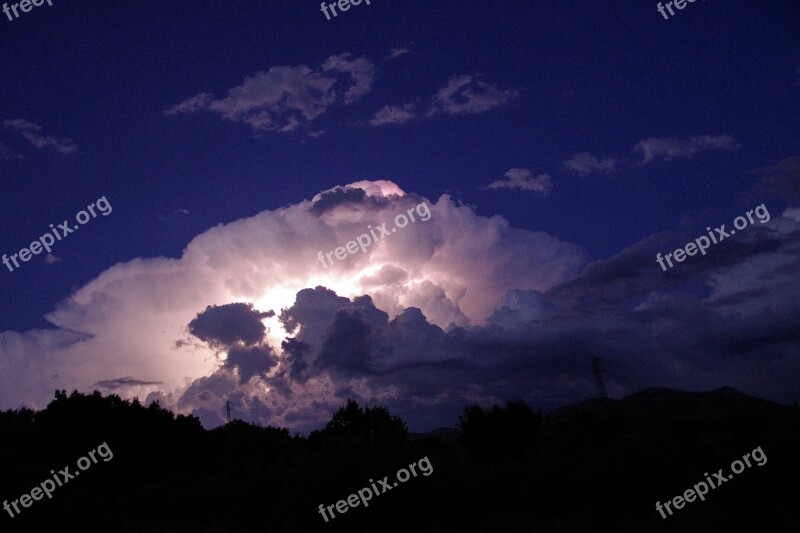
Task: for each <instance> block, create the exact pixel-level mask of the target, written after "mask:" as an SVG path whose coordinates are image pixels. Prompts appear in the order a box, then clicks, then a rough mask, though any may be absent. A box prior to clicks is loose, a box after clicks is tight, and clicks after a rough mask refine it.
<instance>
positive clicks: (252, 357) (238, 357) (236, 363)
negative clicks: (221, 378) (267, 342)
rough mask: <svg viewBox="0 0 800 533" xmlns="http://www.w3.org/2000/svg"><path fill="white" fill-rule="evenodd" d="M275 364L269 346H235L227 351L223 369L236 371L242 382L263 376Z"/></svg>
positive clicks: (273, 355)
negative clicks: (256, 376)
mask: <svg viewBox="0 0 800 533" xmlns="http://www.w3.org/2000/svg"><path fill="white" fill-rule="evenodd" d="M276 364H277V361H276V359H275V354H274V353H273V352H272V348H270V347H269V346H235V347H232V348H230V349H229V350H228V359H227V360H226V361H225V365H224V366H225V368H228V369H231V370H233V369H238V370H239V376H240V377H241V380H242V381H249V380H250V378H252V377H253V376H255V375H261V376H264V375H266V373H267V372H268V371H269V369H270V368H272V367H274V366H275V365H276Z"/></svg>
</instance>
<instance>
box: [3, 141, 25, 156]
mask: <svg viewBox="0 0 800 533" xmlns="http://www.w3.org/2000/svg"><path fill="white" fill-rule="evenodd" d="M0 159H25V158H24V157H22V156H21V155H20V154H18V153H16V152H15V151H14V150H12V149H11V148H9V147H8V146H6V145H5V144H3V143H0Z"/></svg>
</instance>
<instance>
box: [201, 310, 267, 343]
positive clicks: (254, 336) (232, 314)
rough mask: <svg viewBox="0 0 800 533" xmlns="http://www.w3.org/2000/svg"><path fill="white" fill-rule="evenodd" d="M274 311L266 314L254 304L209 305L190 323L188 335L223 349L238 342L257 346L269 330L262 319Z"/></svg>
mask: <svg viewBox="0 0 800 533" xmlns="http://www.w3.org/2000/svg"><path fill="white" fill-rule="evenodd" d="M274 314H275V313H274V312H273V311H267V312H265V313H262V312H259V311H256V310H255V309H253V304H245V303H232V304H225V305H214V306H211V305H209V306H208V307H206V310H205V311H203V312H202V313H198V315H197V317H196V318H195V319H194V320H192V321H191V322H189V332H190V333H191V334H192V335H194V336H195V337H197V338H199V339H201V340H203V341H205V342H207V343H209V344H211V345H212V346H216V347H220V346H226V345H230V344H233V343H235V342H237V341H240V342H243V343H244V344H247V345H252V344H257V343H259V342H261V341H262V340H263V339H264V333H266V327H265V326H264V324H262V323H261V319H262V318H267V317H270V316H273V315H274Z"/></svg>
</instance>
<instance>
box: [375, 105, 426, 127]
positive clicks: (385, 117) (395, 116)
mask: <svg viewBox="0 0 800 533" xmlns="http://www.w3.org/2000/svg"><path fill="white" fill-rule="evenodd" d="M415 116H416V114H415V113H414V103H413V102H410V103H408V104H405V105H402V106H391V105H387V106H386V107H384V108H382V109H380V110H379V111H378V112H377V113H375V115H374V116H373V117H372V119H371V120H370V121H369V123H370V124H372V125H373V126H383V125H385V124H402V123H403V122H408V121H409V120H411V119H412V118H414V117H415Z"/></svg>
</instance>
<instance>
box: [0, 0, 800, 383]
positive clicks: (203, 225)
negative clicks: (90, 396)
mask: <svg viewBox="0 0 800 533" xmlns="http://www.w3.org/2000/svg"><path fill="white" fill-rule="evenodd" d="M798 35H800V7H798V5H797V3H796V2H791V1H788V0H785V1H784V0H780V1H775V2H761V3H754V2H741V1H733V2H720V1H714V0H709V1H700V0H698V1H696V2H694V3H691V4H688V5H687V6H686V7H685V9H683V10H681V11H677V12H676V15H675V16H674V17H672V18H671V19H669V20H664V19H663V18H662V16H661V15H659V14H658V12H657V10H656V2H652V1H642V0H637V1H635V2H634V1H630V0H620V1H616V2H589V1H583V0H582V1H576V0H562V1H558V2H536V3H532V2H526V1H519V0H511V1H483V0H474V1H470V2H454V1H449V0H445V1H440V2H422V1H413V0H402V1H401V0H372V3H371V5H369V6H367V5H366V4H364V3H362V4H361V5H359V6H353V7H351V8H350V10H349V11H347V12H344V13H340V15H339V16H338V17H336V18H334V19H333V20H330V21H328V20H326V18H325V16H324V15H323V14H322V13H321V11H320V7H319V2H315V1H301V0H282V1H252V0H247V1H237V2H215V1H206V0H202V1H196V2H188V1H172V2H156V1H153V0H145V1H140V2H113V3H109V2H99V1H82V0H53V6H52V7H50V6H48V5H47V4H46V3H45V4H44V5H43V6H42V7H36V8H34V9H33V10H32V11H31V12H29V13H23V14H21V16H20V18H18V19H16V20H13V21H8V20H7V19H6V18H5V17H2V18H0V70H1V71H2V73H3V75H2V77H1V78H0V110H2V113H0V115H2V116H0V121H3V125H0V180H2V190H3V193H2V195H0V226H1V227H2V228H3V232H2V235H1V236H0V253H5V254H9V255H10V254H12V253H16V252H18V251H19V250H20V249H21V248H23V247H25V246H27V245H29V244H30V243H31V242H32V241H33V240H36V239H37V238H38V237H39V236H40V235H42V234H43V233H44V232H45V231H46V230H47V229H48V225H49V224H51V223H52V224H58V223H60V222H61V221H63V220H65V219H71V220H72V219H73V218H74V214H75V213H76V212H77V211H79V210H80V209H82V208H84V207H85V206H86V205H88V204H90V203H92V202H94V201H95V200H97V199H98V198H100V197H101V196H105V197H106V198H107V199H108V201H109V203H110V204H111V205H112V206H113V212H112V214H111V215H109V216H108V217H99V218H97V219H94V220H92V221H90V222H89V223H88V224H87V225H86V226H85V227H82V228H81V231H79V232H77V233H74V234H71V235H69V237H68V238H65V240H64V241H61V242H58V243H57V245H56V246H54V251H53V253H54V254H55V256H56V257H57V258H59V259H60V260H59V261H56V262H54V263H53V264H45V262H44V261H43V256H42V255H39V256H35V257H34V258H33V259H32V260H31V261H29V262H28V263H24V264H22V266H21V268H19V270H16V271H14V272H8V270H7V269H6V268H5V267H0V269H2V270H1V272H2V274H1V275H0V290H2V294H3V298H2V299H0V317H1V318H0V331H2V330H9V331H17V332H24V331H27V330H30V329H32V328H48V327H52V324H49V323H48V322H47V321H46V320H45V319H44V316H45V315H46V314H47V313H48V312H50V311H52V310H53V309H54V308H55V307H56V305H57V304H58V303H59V302H61V301H62V300H64V299H65V298H68V297H69V296H70V295H71V294H72V293H73V291H75V290H76V289H78V288H79V287H81V286H84V285H85V284H87V283H89V282H90V281H91V280H93V279H95V278H96V277H97V276H98V275H100V273H101V272H103V271H104V270H106V269H108V268H109V267H111V266H112V265H115V264H117V263H120V262H129V261H131V260H134V259H136V258H158V257H162V256H163V257H170V258H180V257H181V254H182V251H183V250H184V249H185V248H186V246H187V245H188V243H189V242H190V241H191V240H192V239H193V238H194V237H195V236H197V235H199V234H201V233H203V232H204V231H206V230H207V229H209V228H211V227H213V226H215V225H216V224H218V223H225V224H227V223H230V222H234V221H237V220H239V219H242V218H245V217H250V216H253V215H256V214H258V213H259V212H262V211H264V210H275V209H278V208H280V207H283V206H289V205H294V204H298V203H299V202H301V201H303V200H310V199H311V198H312V197H314V196H315V195H316V194H318V193H320V192H321V191H325V190H328V189H331V188H332V187H334V186H336V185H345V184H348V183H353V182H357V181H361V180H372V181H374V180H391V181H392V182H394V183H396V184H397V185H398V186H399V187H401V188H402V189H403V190H404V191H406V192H407V193H415V194H418V195H420V196H421V197H424V198H428V199H430V200H432V201H436V199H437V198H439V197H440V195H442V194H449V195H450V196H451V197H452V198H453V200H455V201H456V202H458V201H461V202H464V203H465V204H466V205H468V206H472V207H473V208H474V211H475V212H476V213H477V214H478V215H480V216H483V217H491V216H494V215H499V216H501V217H503V218H505V219H506V220H508V221H509V223H510V225H511V226H513V227H515V228H521V229H525V230H531V231H535V232H545V233H547V234H549V235H551V236H553V237H555V238H556V239H557V240H558V241H561V242H565V243H572V244H574V245H577V247H579V249H580V250H582V253H583V254H584V258H585V260H586V261H588V262H593V261H604V260H610V259H612V258H613V257H615V256H617V255H618V254H620V253H622V252H623V250H626V249H628V248H629V247H633V246H635V245H637V243H639V242H640V241H643V240H644V239H647V238H648V237H650V236H653V235H656V234H661V233H662V232H665V231H666V232H670V235H671V237H667V238H666V240H665V241H664V242H665V243H667V244H664V245H663V246H662V247H661V248H659V250H662V251H664V252H667V251H671V250H672V249H674V248H675V247H678V246H680V245H682V244H683V242H685V241H686V240H687V239H688V238H693V237H694V236H696V235H699V234H702V233H704V232H703V228H705V227H706V226H712V225H713V226H715V227H716V226H718V225H719V224H721V223H723V222H725V221H730V220H732V219H733V218H734V217H735V216H737V215H739V214H742V213H743V212H744V211H746V210H748V209H751V208H754V207H755V206H756V205H758V204H760V203H762V202H766V203H767V206H768V207H769V209H770V213H771V214H772V216H773V217H778V216H779V215H780V214H781V213H782V212H784V210H785V209H786V208H788V207H792V206H796V205H797V199H796V198H792V197H791V196H790V195H787V194H785V193H781V190H779V189H780V188H779V187H778V188H776V187H772V188H770V187H766V188H764V187H762V185H763V179H764V177H765V176H766V175H768V174H770V173H769V171H762V172H759V170H758V169H763V168H766V167H773V168H774V167H776V165H779V164H780V162H781V161H786V160H789V159H790V158H792V157H795V156H797V155H798V153H800V128H798V124H800V105H799V104H800V38H798ZM392 50H394V51H395V52H394V53H392ZM343 54H350V55H349V56H343ZM331 56H341V57H346V58H349V59H348V60H349V61H352V60H357V59H360V58H363V59H364V60H366V61H367V62H368V63H369V64H371V65H372V66H371V69H372V70H371V71H370V73H369V74H368V75H367V77H369V78H370V80H371V84H370V86H369V87H368V90H366V91H362V94H359V95H357V97H354V98H353V101H352V102H347V96H343V94H342V93H343V91H344V90H346V88H347V87H348V85H346V83H347V82H348V71H344V70H340V71H337V70H336V69H326V68H325V67H324V65H325V64H326V61H328V60H329V58H330V57H331ZM392 56H396V57H392ZM282 66H284V67H292V68H293V69H294V68H297V67H300V66H306V67H307V68H308V69H309V72H313V73H315V74H314V75H319V76H320V77H322V78H324V77H326V76H332V77H334V78H336V79H337V82H336V83H337V84H339V85H336V86H335V87H340V88H341V91H340V92H339V93H337V96H336V101H326V102H325V103H323V104H321V106H322V107H321V108H320V109H321V112H319V114H318V115H316V116H314V117H311V118H309V117H308V116H302V115H301V114H300V112H298V111H297V109H299V108H296V109H295V110H294V111H292V112H290V113H285V114H283V115H282V116H281V117H280V118H281V119H282V120H284V122H282V123H281V124H284V125H285V124H289V125H290V128H289V129H291V130H292V131H288V132H281V131H278V128H277V127H274V128H270V127H262V128H260V129H259V128H257V127H254V126H253V124H254V122H253V119H252V116H251V118H244V113H241V114H240V115H238V118H236V117H233V118H231V117H229V118H223V116H222V111H219V109H222V108H223V107H225V106H227V105H228V104H226V103H225V101H223V99H225V98H226V96H227V95H229V91H231V90H233V89H235V88H236V87H240V86H242V85H243V83H245V80H246V79H247V78H251V79H252V78H253V77H254V76H257V73H264V72H267V71H269V70H270V69H271V68H274V67H282ZM275 72H277V71H275ZM287 72H288V70H287ZM287 75H288V74H287ZM465 77H466V78H465ZM353 80H355V75H354V77H353ZM459 80H464V85H463V87H462V88H464V87H468V89H465V90H466V91H467V92H466V93H462V94H461V98H464V97H465V96H464V94H469V92H470V91H472V94H475V95H476V96H475V100H474V101H473V100H468V102H467V103H468V104H470V105H472V107H469V108H468V110H467V111H465V110H464V109H463V108H462V110H461V111H459V110H458V109H459V108H458V107H457V103H456V101H455V100H451V101H449V103H448V102H445V101H444V100H443V99H442V98H443V97H442V94H443V93H442V91H443V90H444V89H445V88H446V87H447V86H448V84H449V83H455V82H458V81H459ZM287 83H288V82H287ZM262 88H263V87H262ZM202 94H206V95H208V97H207V100H206V101H205V103H204V104H203V106H201V107H204V108H203V109H198V110H196V111H194V112H179V113H174V114H170V113H165V111H166V110H169V109H173V108H174V107H175V106H177V105H179V104H181V103H182V102H186V101H187V100H188V99H190V98H192V97H194V96H196V95H202ZM436 95H439V96H440V98H439V99H438V100H437V96H436ZM240 96H241V95H240ZM251 96H252V95H251ZM212 97H213V100H214V102H217V103H218V105H219V106H220V107H219V108H218V110H217V111H215V110H214V109H213V106H214V105H215V104H213V103H212V104H209V102H211V101H212ZM259 97H263V94H262V95H261V96H259ZM294 97H298V96H297V94H294V95H290V96H288V97H287V98H289V99H291V98H294ZM254 98H258V97H254ZM298 98H299V97H298ZM467 98H469V97H468V96H467ZM246 99H247V98H246V97H242V98H241V99H239V100H237V102H238V103H236V104H235V105H240V104H241V102H242V101H244V100H246ZM323 100H324V98H323ZM456 100H457V99H456ZM220 102H221V103H220ZM284 102H286V101H284ZM228 103H229V104H231V105H233V103H231V102H228ZM462 103H463V101H462ZM275 105H276V106H280V105H282V104H280V103H277V104H275ZM404 105H407V106H408V107H407V108H406V109H408V110H411V111H410V112H411V113H413V114H414V117H413V118H411V119H410V120H407V121H405V122H403V123H396V124H385V125H373V124H371V123H370V121H371V120H373V122H374V117H375V115H376V113H377V112H378V111H379V110H381V109H382V108H384V107H385V106H404ZM304 106H305V107H304ZM301 107H302V109H306V110H307V109H308V107H307V102H306V103H303V104H301ZM227 109H230V108H227ZM256 111H258V109H256V110H255V111H253V110H252V109H251V110H250V111H248V112H256ZM276 116H277V115H274V116H273V118H275V117H276ZM288 117H293V119H294V118H296V119H299V122H298V123H296V124H295V123H293V122H291V120H293V119H291V120H290V119H289V118H288ZM279 125H280V124H279ZM31 138H33V139H34V140H31ZM37 145H38V146H37ZM70 146H74V147H77V148H76V149H74V150H70V149H69V148H68V147H70ZM636 146H639V149H635V147H636ZM578 154H584V156H583V158H577V159H576V155H578ZM570 160H572V161H573V162H574V161H576V160H580V161H583V162H584V167H582V168H583V171H579V170H578V167H577V166H576V164H575V163H573V165H572V167H570V166H569V165H567V164H565V163H566V162H568V161H570ZM587 161H589V162H590V163H588V166H586V165H587V163H586V162H587ZM604 162H605V163H604ZM511 169H523V170H522V171H520V174H521V175H525V176H528V178H527V179H528V180H533V181H529V182H526V183H538V184H539V185H538V186H533V185H531V187H533V190H526V189H525V187H522V188H520V187H516V188H514V187H495V188H490V187H489V185H490V184H491V183H493V182H498V181H501V182H502V181H503V180H510V179H511V178H506V177H504V176H505V175H506V173H507V172H509V171H511ZM526 172H527V173H526ZM511 174H513V172H511ZM773 174H775V172H773ZM544 175H547V177H542V176H544ZM523 181H525V179H524V178H523ZM784 181H786V180H784ZM510 183H511V182H510V181H508V182H507V184H510ZM545 183H546V185H542V184H545ZM760 184H761V185H760ZM536 187H542V188H539V189H537V188H536ZM759 187H761V188H759ZM794 187H795V188H794V189H791V186H790V189H791V190H796V186H794ZM187 211H188V213H187ZM729 224H730V223H729ZM652 263H653V268H658V267H657V266H655V261H653V262H652ZM657 273H659V272H657ZM584 274H585V273H584ZM559 281H560V282H564V281H566V280H564V279H562V280H559ZM694 286H695V289H692V290H694V291H696V290H700V291H701V292H702V290H703V289H697V287H701V288H702V287H703V286H704V283H703V282H702V281H701V282H696V283H695V284H694ZM507 288H508V289H514V288H521V289H528V288H534V287H513V286H509V287H507ZM198 290H202V289H198ZM211 303H213V302H209V304H211ZM631 305H634V303H631ZM200 311H202V308H201V309H198V310H197V312H198V313H199V312H200ZM390 315H391V313H390ZM390 318H391V316H390ZM473 323H474V321H473ZM0 368H2V365H1V364H0ZM120 372H121V375H120V376H108V377H109V378H112V377H123V375H128V373H129V371H128V370H121V371H120ZM134 377H137V376H134ZM156 378H157V376H148V377H147V379H156ZM141 379H145V378H144V377H142V378H141Z"/></svg>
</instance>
